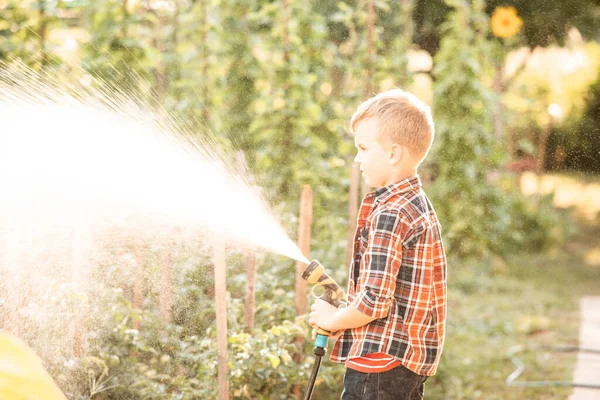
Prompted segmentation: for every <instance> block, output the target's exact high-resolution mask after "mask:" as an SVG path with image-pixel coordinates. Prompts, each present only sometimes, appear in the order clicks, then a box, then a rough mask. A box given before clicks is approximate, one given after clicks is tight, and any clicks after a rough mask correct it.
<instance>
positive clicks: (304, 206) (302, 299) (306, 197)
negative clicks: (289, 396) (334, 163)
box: [293, 185, 313, 399]
mask: <svg viewBox="0 0 600 400" xmlns="http://www.w3.org/2000/svg"><path fill="white" fill-rule="evenodd" d="M312 203H313V201H312V189H311V188H310V185H304V187H303V188H302V195H301V196H300V212H299V217H298V248H299V249H300V251H301V252H302V254H304V256H305V257H306V258H310V230H311V229H310V228H311V225H312V213H313V209H312ZM306 266H307V264H305V263H303V262H302V261H297V262H296V313H297V314H298V315H304V314H306V300H307V291H306V281H305V280H304V279H302V273H303V272H304V269H305V268H306ZM303 345H304V337H303V336H297V337H296V346H297V348H298V351H299V352H300V351H302V347H303ZM293 358H294V361H295V362H296V363H297V364H300V362H301V361H302V356H301V355H300V353H296V354H294V357H293ZM293 393H294V396H295V397H296V398H298V399H299V398H300V386H299V385H294V387H293Z"/></svg>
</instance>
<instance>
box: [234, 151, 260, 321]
mask: <svg viewBox="0 0 600 400" xmlns="http://www.w3.org/2000/svg"><path fill="white" fill-rule="evenodd" d="M235 161H236V164H237V167H238V172H239V173H240V174H242V176H243V177H244V178H245V179H247V180H248V183H250V184H253V183H254V182H253V179H252V177H251V176H250V174H249V172H248V163H247V162H246V156H245V155H244V152H243V151H238V152H237V153H236V154H235ZM255 282H256V255H255V254H254V252H253V251H248V252H247V254H246V296H245V297H244V326H246V329H247V330H248V332H252V330H253V329H254V300H255V293H254V283H255Z"/></svg>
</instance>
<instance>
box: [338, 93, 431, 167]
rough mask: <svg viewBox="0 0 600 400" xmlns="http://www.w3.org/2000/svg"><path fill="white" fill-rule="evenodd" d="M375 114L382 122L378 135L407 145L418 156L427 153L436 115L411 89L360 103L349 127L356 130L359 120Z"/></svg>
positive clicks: (379, 122)
mask: <svg viewBox="0 0 600 400" xmlns="http://www.w3.org/2000/svg"><path fill="white" fill-rule="evenodd" d="M371 118H375V119H377V122H378V125H379V132H378V134H379V137H378V138H379V139H381V138H383V139H387V140H390V141H391V142H392V143H398V144H400V145H403V146H406V147H407V148H408V150H409V152H410V153H411V154H412V155H414V156H415V157H418V159H419V162H421V161H423V159H424V158H425V157H426V156H427V152H428V151H429V149H430V148H431V143H432V142H433V118H432V117H431V110H430V108H429V106H428V105H427V104H425V103H423V102H422V101H421V100H419V99H418V98H417V97H416V96H415V95H413V94H412V93H408V92H405V91H403V90H400V89H392V90H388V91H386V92H382V93H379V94H378V95H377V96H374V97H371V98H370V99H368V100H366V101H364V102H363V103H361V104H360V105H359V106H358V108H357V109H356V112H355V113H354V115H352V119H351V120H350V129H351V130H352V132H356V128H357V127H358V124H360V123H361V122H363V121H365V120H367V119H371Z"/></svg>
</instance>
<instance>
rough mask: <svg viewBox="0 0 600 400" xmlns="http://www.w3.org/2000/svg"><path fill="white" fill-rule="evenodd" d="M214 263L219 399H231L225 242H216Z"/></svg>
mask: <svg viewBox="0 0 600 400" xmlns="http://www.w3.org/2000/svg"><path fill="white" fill-rule="evenodd" d="M213 263H214V265H215V302H216V314H217V360H218V375H217V381H218V389H219V400H229V383H228V381H227V373H228V367H227V359H228V357H227V283H226V279H227V277H226V270H225V268H226V265H225V244H224V243H222V242H216V243H215V244H214V246H213Z"/></svg>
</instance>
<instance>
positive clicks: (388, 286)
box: [354, 210, 408, 319]
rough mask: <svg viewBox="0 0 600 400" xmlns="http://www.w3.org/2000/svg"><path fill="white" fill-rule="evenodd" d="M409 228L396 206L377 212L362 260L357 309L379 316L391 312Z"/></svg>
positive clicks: (373, 316)
mask: <svg viewBox="0 0 600 400" xmlns="http://www.w3.org/2000/svg"><path fill="white" fill-rule="evenodd" d="M407 230H408V226H407V224H406V223H405V222H404V221H403V220H402V218H401V217H400V215H399V214H398V212H397V211H396V210H382V211H380V212H378V213H377V214H376V215H375V216H373V219H372V220H371V225H370V226H369V235H368V241H367V247H366V249H365V252H364V254H363V257H362V259H361V262H360V272H359V282H360V283H361V284H360V285H359V287H360V288H361V290H360V291H359V292H358V293H357V294H356V297H355V299H354V305H355V307H356V309H357V310H358V311H360V312H362V313H363V314H366V315H368V316H370V317H372V318H376V319H377V318H383V317H385V316H387V314H388V311H389V308H390V305H391V303H392V301H393V300H394V292H395V290H396V277H397V276H398V271H399V270H400V265H401V264H402V242H403V238H404V237H405V235H406V232H407Z"/></svg>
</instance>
